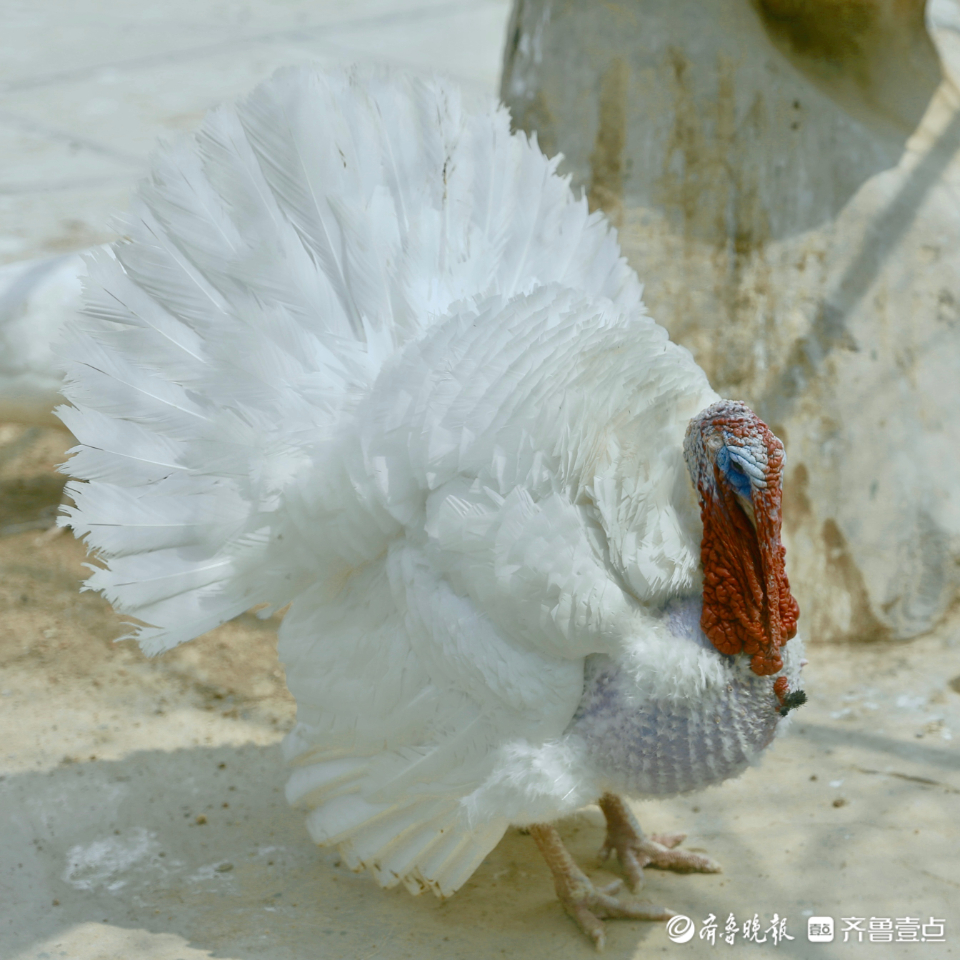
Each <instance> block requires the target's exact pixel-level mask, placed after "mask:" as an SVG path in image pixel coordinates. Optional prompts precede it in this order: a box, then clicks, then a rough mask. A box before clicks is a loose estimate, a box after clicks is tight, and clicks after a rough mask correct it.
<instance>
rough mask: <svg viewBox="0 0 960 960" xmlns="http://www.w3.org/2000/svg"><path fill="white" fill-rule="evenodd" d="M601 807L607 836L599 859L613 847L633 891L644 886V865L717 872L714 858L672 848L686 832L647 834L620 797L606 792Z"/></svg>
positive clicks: (678, 870)
mask: <svg viewBox="0 0 960 960" xmlns="http://www.w3.org/2000/svg"><path fill="white" fill-rule="evenodd" d="M600 809H601V810H602V811H603V815H604V816H605V817H606V818H607V837H606V839H605V840H604V841H603V846H602V847H601V848H600V859H601V861H602V860H606V859H607V857H609V856H610V854H611V853H613V851H614V850H615V851H616V852H617V857H618V859H619V860H620V864H621V866H622V867H623V872H624V873H625V874H626V875H627V882H628V883H629V885H630V889H631V890H632V891H633V892H634V893H636V892H637V891H638V890H639V889H640V887H641V886H642V885H643V868H644V867H658V868H659V869H661V870H675V871H676V872H677V873H720V864H719V863H717V861H716V860H711V859H710V857H702V856H700V854H698V853H690V852H688V851H686V850H674V849H673V848H674V847H676V846H677V844H679V843H682V842H683V840H684V839H685V838H686V834H685V833H670V834H656V833H655V834H653V835H652V836H649V837H648V836H646V835H645V834H644V832H643V831H642V830H641V829H640V824H639V823H637V818H636V817H635V816H634V815H633V813H632V811H631V810H630V808H629V807H628V806H627V805H626V803H624V801H623V800H622V799H621V798H620V797H617V796H614V795H613V794H612V793H605V794H604V795H603V796H602V797H601V798H600Z"/></svg>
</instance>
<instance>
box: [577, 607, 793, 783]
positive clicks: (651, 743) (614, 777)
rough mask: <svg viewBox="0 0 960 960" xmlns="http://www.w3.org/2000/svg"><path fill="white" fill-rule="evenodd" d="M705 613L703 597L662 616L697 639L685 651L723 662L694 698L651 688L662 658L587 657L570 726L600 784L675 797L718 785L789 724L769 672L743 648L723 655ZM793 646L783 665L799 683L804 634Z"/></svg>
mask: <svg viewBox="0 0 960 960" xmlns="http://www.w3.org/2000/svg"><path fill="white" fill-rule="evenodd" d="M700 615H701V600H700V598H688V599H683V600H674V601H671V602H670V603H669V604H668V605H667V606H666V607H665V608H664V610H663V611H662V612H661V613H660V615H659V619H660V621H661V624H660V625H661V627H665V628H666V631H668V634H669V636H670V637H671V638H673V640H674V642H676V643H677V644H688V645H692V647H691V649H690V650H689V651H687V652H689V653H691V654H696V655H698V656H700V657H703V656H704V655H705V656H707V657H709V658H710V659H711V660H712V659H713V658H717V659H718V660H719V665H720V669H719V670H717V669H714V670H712V671H711V676H710V678H709V679H708V680H707V681H706V682H705V683H703V684H700V689H698V690H696V692H695V693H694V694H693V695H691V696H683V695H678V693H672V695H671V694H669V693H661V694H659V695H656V694H655V695H653V696H650V695H649V693H648V692H647V691H646V690H645V689H644V687H645V684H644V671H645V670H656V669H659V668H660V665H659V664H658V663H656V662H650V663H649V664H643V663H640V662H637V661H634V662H631V657H630V656H629V655H627V656H625V657H622V658H620V659H617V660H614V659H612V658H611V657H609V656H607V655H605V654H594V655H592V656H590V657H588V658H587V660H586V665H585V670H584V692H583V697H582V699H581V701H580V705H579V706H578V708H577V711H576V713H575V714H574V717H573V720H572V721H571V722H570V726H569V727H568V729H567V732H566V734H567V736H573V737H578V738H580V739H581V740H582V741H583V743H584V744H585V751H586V756H587V758H588V760H589V762H590V763H591V765H592V767H593V769H594V772H595V774H596V777H597V780H598V781H599V782H600V783H602V784H603V786H604V789H606V790H609V791H610V792H612V793H624V794H627V795H628V796H671V795H674V794H678V793H686V792H687V791H691V790H700V789H702V788H704V787H706V786H709V785H710V784H714V783H720V782H722V781H723V780H727V779H729V778H730V777H735V776H737V775H739V774H740V773H742V772H743V770H744V769H745V768H746V767H747V766H748V765H749V764H750V763H751V761H753V760H754V759H755V758H756V757H757V755H758V754H759V753H760V752H761V751H762V750H763V749H764V748H765V747H767V746H768V745H769V744H770V742H771V741H772V740H773V738H774V736H775V734H776V732H777V728H778V725H779V723H781V722H783V720H782V718H781V717H780V716H779V714H778V713H777V709H776V707H777V699H776V696H775V694H774V693H773V690H772V688H771V684H770V678H769V677H761V676H758V675H757V674H755V673H754V672H753V671H752V670H751V669H750V657H749V656H748V655H746V654H740V655H735V656H727V655H724V654H720V653H718V652H717V651H716V650H715V649H714V648H713V646H712V644H711V642H710V640H708V639H707V637H706V636H705V635H704V633H703V631H702V630H701V629H700ZM787 649H788V650H789V653H788V652H787V650H785V651H784V653H785V656H784V659H785V666H784V671H783V672H784V674H785V675H786V676H787V677H788V679H789V680H790V681H791V685H793V684H795V683H796V681H797V679H798V676H797V675H798V673H799V660H800V657H801V656H802V650H801V649H800V642H799V641H798V640H795V641H794V642H793V643H791V644H790V647H789V648H787ZM668 669H669V668H668ZM674 669H675V668H674Z"/></svg>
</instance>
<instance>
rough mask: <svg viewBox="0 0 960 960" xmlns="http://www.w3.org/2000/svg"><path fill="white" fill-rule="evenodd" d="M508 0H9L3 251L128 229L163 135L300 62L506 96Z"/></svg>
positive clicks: (0, 176)
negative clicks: (441, 80) (382, 66)
mask: <svg viewBox="0 0 960 960" xmlns="http://www.w3.org/2000/svg"><path fill="white" fill-rule="evenodd" d="M509 12H510V7H509V3H508V2H507V0H274V2H270V0H163V2H153V3H150V2H144V3H122V2H120V0H76V2H73V3H69V2H63V0H4V3H3V6H2V11H0V20H2V30H0V157H2V160H3V162H2V164H0V263H7V262H11V261H14V260H22V259H27V258H29V257H36V256H43V255H45V254H50V253H59V252H63V251H69V250H79V249H82V248H83V247H87V246H90V245H92V244H95V243H100V242H103V241H106V240H111V239H114V237H115V234H114V232H113V231H112V229H111V225H110V220H111V218H112V217H114V216H115V215H116V214H117V213H118V212H122V211H123V210H125V209H126V205H127V197H128V194H129V192H130V188H131V186H132V185H133V184H134V183H136V181H137V180H138V179H139V178H140V177H142V176H143V175H144V173H145V172H146V169H147V159H148V157H149V155H150V152H151V150H152V149H153V147H154V144H155V143H156V141H157V139H158V138H165V137H170V136H171V135H173V134H176V133H177V132H179V131H183V130H192V129H193V128H194V127H195V126H196V125H197V124H198V123H199V121H200V119H201V118H202V116H203V115H204V113H206V111H207V110H208V109H210V108H211V107H213V106H215V105H216V104H218V103H221V102H222V101H224V100H230V99H233V98H235V97H237V96H240V95H241V94H243V93H246V92H248V91H249V90H250V89H251V88H252V87H253V86H254V85H255V84H256V83H258V82H259V81H260V80H263V79H264V78H266V77H268V76H269V75H270V74H271V73H273V71H274V70H276V69H277V68H279V67H282V66H286V65H288V64H294V63H306V62H320V63H325V64H330V65H334V64H341V63H357V62H359V63H391V64H395V65H398V66H404V67H407V68H409V69H412V70H418V71H423V72H433V71H441V72H443V73H445V74H446V75H448V76H450V77H452V78H454V79H456V80H457V81H458V82H459V83H460V84H461V86H462V87H463V88H464V90H465V91H466V92H467V93H468V94H469V95H470V96H473V97H475V98H480V97H488V96H492V95H494V94H495V91H496V86H497V81H498V77H499V72H500V58H501V53H502V48H503V42H504V33H505V27H506V21H507V17H508V16H509Z"/></svg>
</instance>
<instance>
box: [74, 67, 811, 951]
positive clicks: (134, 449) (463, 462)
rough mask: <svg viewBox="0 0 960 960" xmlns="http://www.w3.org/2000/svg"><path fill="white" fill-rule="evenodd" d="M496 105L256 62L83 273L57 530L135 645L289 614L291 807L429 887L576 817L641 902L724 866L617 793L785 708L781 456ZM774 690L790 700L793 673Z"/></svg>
mask: <svg viewBox="0 0 960 960" xmlns="http://www.w3.org/2000/svg"><path fill="white" fill-rule="evenodd" d="M556 166H557V161H556V160H555V159H554V160H548V159H546V158H545V157H544V156H543V155H542V154H541V153H540V151H539V150H538V149H537V146H536V143H535V142H528V140H527V139H526V138H525V137H523V136H519V135H512V134H511V133H510V128H509V118H508V116H507V114H506V112H505V111H504V110H503V109H491V110H490V111H489V112H487V113H483V114H480V115H476V116H469V115H466V114H465V113H463V112H462V110H461V107H460V101H459V97H458V94H457V91H456V90H455V89H454V88H453V87H451V86H450V85H448V84H447V83H445V82H443V81H440V80H434V81H432V82H424V81H421V80H417V79H414V78H411V77H408V76H403V75H398V74H390V73H377V74H374V75H363V74H358V73H355V72H339V73H332V74H325V73H322V72H318V71H316V70H313V69H306V68H301V69H294V70H288V71H285V72H281V73H279V74H278V75H276V76H275V77H274V78H273V79H272V80H270V81H268V82H267V83H265V84H263V85H262V86H260V87H259V88H258V89H257V90H256V91H255V92H254V93H253V94H252V95H251V96H250V97H249V98H248V99H247V100H245V101H244V102H242V103H240V104H239V105H238V106H237V107H235V108H222V109H219V110H217V111H215V112H213V113H212V114H210V115H209V116H208V117H207V119H206V121H205V122H204V124H203V126H202V128H201V130H200V132H199V133H198V134H197V135H196V137H195V138H193V139H192V140H191V141H188V142H183V143H180V144H178V145H175V146H173V147H168V148H165V149H163V150H162V152H161V153H160V155H159V156H158V158H157V159H156V161H155V165H154V167H153V173H152V175H151V177H150V179H149V180H148V182H146V183H145V184H144V185H143V186H142V187H141V188H140V190H139V194H138V198H137V200H136V201H135V203H134V206H133V209H132V214H131V216H130V218H129V222H128V223H127V224H126V226H125V232H126V233H127V234H128V236H129V237H130V240H129V241H128V242H123V243H119V244H117V245H116V247H115V249H114V255H112V256H111V255H108V254H106V253H102V252H101V253H98V254H96V255H95V256H94V257H93V259H92V261H91V264H90V274H91V282H90V284H89V289H88V291H87V294H86V316H85V317H84V318H83V319H82V320H81V321H80V322H78V323H76V324H74V325H72V327H71V328H70V330H69V331H68V335H67V338H66V340H65V342H64V347H63V351H64V355H65V356H66V357H67V358H68V359H69V364H68V368H67V379H66V387H65V393H66V396H67V397H68V399H69V401H70V405H69V406H64V407H61V408H60V410H59V415H60V416H61V418H62V419H63V421H64V423H65V424H66V425H67V426H68V427H69V429H70V430H72V431H73V433H74V434H75V435H76V437H77V438H78V440H79V443H80V445H79V446H78V447H77V448H76V450H75V452H74V455H73V458H72V460H71V461H70V462H69V465H68V469H69V472H70V473H71V474H72V475H73V476H74V477H76V478H79V479H80V480H82V481H84V482H74V483H72V484H71V486H70V488H69V492H70V493H71V494H72V496H73V497H74V499H75V501H76V507H75V508H74V509H70V510H69V511H68V513H69V516H68V517H67V518H66V522H68V523H69V525H70V526H72V527H73V529H74V530H75V531H76V533H77V535H78V536H81V537H84V538H86V541H87V543H88V544H89V546H90V548H91V549H92V550H93V551H94V553H95V555H96V556H97V557H98V558H99V559H100V560H101V561H103V566H102V568H101V569H97V570H96V571H95V572H94V574H93V575H92V576H91V578H90V579H89V581H88V585H89V586H90V587H92V588H94V589H96V590H100V591H102V592H103V594H104V595H105V596H107V597H108V598H109V599H110V600H111V601H112V602H113V604H114V606H115V607H116V609H117V610H118V611H120V612H121V613H123V614H127V615H130V616H132V617H135V618H137V620H138V621H140V624H139V625H137V626H136V627H135V629H134V633H133V635H134V636H136V637H137V638H138V640H139V642H140V645H141V646H142V648H143V649H144V651H146V652H147V653H148V654H157V653H160V652H162V651H164V650H169V649H170V648H171V647H173V646H175V645H176V644H179V643H182V642H183V641H186V640H189V639H191V638H192V637H196V636H197V635H198V634H201V633H204V632H205V631H207V630H210V629H211V628H213V627H215V626H217V625H218V624H221V623H223V622H224V621H226V620H229V619H230V618H232V617H234V616H236V615H237V614H239V613H241V612H242V611H245V610H248V609H250V608H252V607H256V606H258V605H262V606H263V607H265V608H266V609H268V610H274V609H278V608H282V607H284V606H286V605H289V609H288V610H287V612H286V614H285V616H284V618H283V622H282V626H281V628H280V632H279V652H280V657H281V659H282V661H283V663H284V665H285V667H286V671H287V678H288V683H289V686H290V689H291V691H292V693H293V694H294V695H295V697H296V699H297V707H298V714H297V723H296V726H295V728H294V729H293V731H292V732H291V733H290V734H289V735H288V736H287V738H286V740H285V751H286V755H287V757H288V758H289V760H290V761H291V762H292V763H293V764H295V765H296V771H295V772H294V773H293V775H292V777H291V778H290V781H289V784H288V787H287V796H288V798H289V800H290V801H291V802H292V803H293V804H296V805H298V806H300V807H302V808H303V809H304V810H306V811H307V826H308V828H309V831H310V834H311V836H312V837H313V839H314V840H315V841H316V842H317V843H320V844H336V845H337V846H338V847H339V849H340V851H341V853H342V856H343V857H344V859H345V860H346V862H347V863H348V864H350V865H351V866H353V867H355V868H357V869H359V868H362V867H368V868H369V869H370V870H371V871H372V872H373V875H374V876H375V877H376V879H377V881H378V882H379V883H380V884H382V885H383V886H385V887H390V886H393V885H395V884H399V883H402V884H404V885H406V887H408V888H409V889H410V890H412V891H413V892H415V893H417V892H420V891H421V890H424V889H431V890H433V891H434V892H435V893H437V894H439V895H442V896H446V895H449V894H452V893H453V892H454V891H455V890H457V888H458V887H460V886H461V885H462V884H463V883H464V882H465V881H466V880H467V879H468V878H469V877H470V875H471V874H472V873H473V871H474V870H475V869H476V868H477V866H478V865H479V864H480V862H481V861H482V860H483V858H484V857H485V856H486V855H487V853H489V852H490V850H491V849H492V848H493V847H494V846H495V845H496V844H497V842H498V841H499V839H500V838H501V836H502V835H503V833H504V831H505V830H506V829H507V827H508V826H510V825H511V824H514V825H521V826H529V827H530V831H531V833H532V834H533V837H534V839H535V840H536V842H537V844H538V845H539V846H540V848H541V849H542V851H543V852H544V854H545V855H546V857H547V861H548V863H549V864H550V867H551V870H552V871H553V874H554V878H555V881H556V887H557V892H558V894H559V897H560V899H561V901H562V902H563V904H564V906H565V907H566V909H567V910H568V912H569V913H570V914H571V915H572V916H573V917H574V918H575V919H576V920H577V922H578V923H579V924H580V926H581V927H582V928H583V929H584V930H585V931H586V932H587V933H588V934H589V935H590V936H591V937H592V938H593V939H594V941H595V942H596V943H597V944H598V945H602V943H603V938H604V931H603V924H602V922H601V918H602V917H605V916H629V917H641V918H647V919H665V918H666V917H668V916H670V911H668V910H664V909H663V908H659V907H650V906H643V905H641V904H639V903H637V902H636V901H632V900H620V899H617V898H616V897H615V896H614V894H613V892H611V891H610V890H598V889H596V888H594V887H593V886H592V884H591V883H590V881H589V880H588V878H587V877H586V875H585V874H583V873H582V872H581V871H580V870H579V868H578V867H577V866H576V865H575V864H574V862H573V860H572V859H571V858H570V856H569V854H568V853H567V851H566V850H565V849H564V847H563V844H562V842H561V840H560V837H559V835H558V833H557V832H556V830H555V828H554V827H552V826H550V824H551V823H552V822H553V821H555V820H556V819H557V818H559V817H562V816H564V815H565V814H568V813H571V812H572V811H574V810H576V809H577V808H579V807H581V806H583V805H584V804H588V803H591V802H594V801H599V803H600V805H601V807H602V809H603V811H604V813H605V814H606V816H607V821H608V826H609V829H608V835H607V843H606V846H605V850H606V851H607V852H610V851H615V852H616V853H617V854H618V855H619V858H620V860H621V862H622V864H623V867H624V870H625V872H626V874H627V877H628V879H629V881H630V882H631V885H632V886H633V887H634V888H636V887H637V886H638V885H639V884H640V881H641V877H642V869H643V866H644V865H645V864H653V865H655V866H661V867H667V868H673V869H679V870H704V871H714V870H717V869H719V868H718V867H717V866H716V864H714V863H713V861H711V860H709V859H708V858H706V857H702V856H698V855H696V854H693V853H686V852H683V851H679V850H675V849H672V848H673V847H675V846H676V844H677V843H679V841H680V840H681V839H682V837H676V836H671V837H662V838H659V839H657V838H651V837H646V836H645V835H644V834H643V833H642V832H641V831H640V828H639V826H638V825H637V823H636V821H635V820H634V819H633V817H632V815H631V814H630V812H629V809H628V808H627V806H626V805H625V803H624V802H623V800H622V799H621V795H623V794H625V795H628V796H630V797H648V796H669V795H674V794H679V793H683V792H686V791H690V790H696V789H699V788H702V787H705V786H707V785H709V784H712V783H717V782H719V781H722V780H724V779H726V778H728V777H732V776H735V775H737V774H738V773H740V772H741V771H742V770H743V769H744V768H745V767H746V766H747V764H748V763H749V762H750V761H751V760H753V759H754V758H755V757H756V756H757V755H758V754H759V753H760V752H761V751H762V750H763V749H764V748H765V747H766V746H767V745H768V744H769V743H770V742H771V740H772V738H773V737H774V735H775V733H776V731H777V728H778V725H779V724H780V722H781V716H782V715H783V714H785V713H786V712H787V711H788V710H789V709H790V708H791V707H793V706H795V705H798V704H799V702H801V701H802V699H803V695H802V693H801V692H800V691H799V690H796V686H797V680H798V675H799V669H800V666H801V661H800V655H801V654H800V649H799V641H798V640H795V641H793V642H792V643H790V644H788V645H786V642H787V640H788V639H790V638H791V637H792V636H793V634H794V633H795V625H796V619H797V608H796V604H795V603H794V601H793V599H792V597H791V595H790V591H789V586H788V583H787V579H786V576H785V573H784V561H783V553H784V552H783V548H782V547H781V546H780V481H781V474H782V468H783V448H782V445H781V444H780V442H779V441H778V440H777V439H776V438H775V437H774V436H773V435H772V434H771V433H770V431H769V430H768V429H767V428H766V427H765V426H764V424H763V423H762V422H760V421H759V420H758V419H757V418H756V416H754V415H753V414H752V413H751V412H750V410H749V409H748V408H747V407H745V406H744V405H743V404H740V403H736V402H730V401H724V400H720V399H719V398H718V397H717V395H716V394H715V393H714V392H713V391H712V390H711V389H710V386H709V384H708V383H707V380H706V378H705V376H704V374H703V373H702V371H701V370H700V369H699V368H698V367H697V366H696V364H695V363H694V361H693V359H692V358H691V356H690V354H689V353H688V352H687V351H686V350H684V349H682V348H681V347H678V346H676V345H675V344H673V343H671V342H670V341H669V339H668V338H667V335H666V333H665V332H664V330H663V329H661V328H660V327H658V326H657V325H656V324H655V323H654V322H653V321H652V320H651V319H650V318H649V317H648V316H647V315H646V313H645V311H644V308H643V305H642V303H641V287H640V284H639V282H638V281H637V278H636V276H635V274H634V273H633V271H632V270H631V269H630V268H629V267H628V266H627V265H626V263H625V261H624V260H623V259H622V258H621V256H620V252H619V249H618V246H617V243H616V239H615V235H614V234H613V232H612V231H611V230H610V228H609V227H608V225H607V224H606V223H605V221H604V220H603V219H602V217H601V216H600V215H597V214H595V215H590V214H589V213H588V211H587V207H586V203H585V201H584V200H576V199H574V197H573V196H572V194H571V192H570V189H569V184H568V181H567V180H565V179H563V178H561V177H559V176H558V175H557V173H556ZM791 689H792V691H793V692H791Z"/></svg>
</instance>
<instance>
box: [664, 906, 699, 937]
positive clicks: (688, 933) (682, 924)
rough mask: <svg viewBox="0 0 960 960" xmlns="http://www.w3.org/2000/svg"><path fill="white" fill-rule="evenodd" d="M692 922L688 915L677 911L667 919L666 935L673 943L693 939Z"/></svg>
mask: <svg viewBox="0 0 960 960" xmlns="http://www.w3.org/2000/svg"><path fill="white" fill-rule="evenodd" d="M693 927H694V923H693V921H692V920H691V919H690V918H689V917H685V916H684V915H683V914H682V913H678V914H677V915H676V916H675V917H671V918H670V919H669V920H668V921H667V936H668V937H669V938H670V939H671V940H672V941H673V942H674V943H687V941H689V940H692V939H693Z"/></svg>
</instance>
